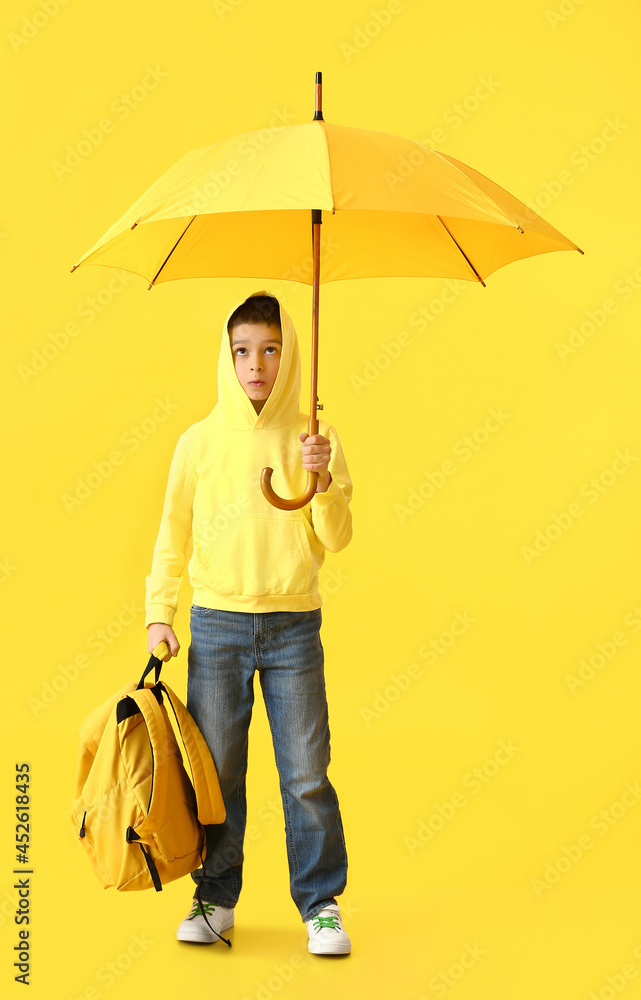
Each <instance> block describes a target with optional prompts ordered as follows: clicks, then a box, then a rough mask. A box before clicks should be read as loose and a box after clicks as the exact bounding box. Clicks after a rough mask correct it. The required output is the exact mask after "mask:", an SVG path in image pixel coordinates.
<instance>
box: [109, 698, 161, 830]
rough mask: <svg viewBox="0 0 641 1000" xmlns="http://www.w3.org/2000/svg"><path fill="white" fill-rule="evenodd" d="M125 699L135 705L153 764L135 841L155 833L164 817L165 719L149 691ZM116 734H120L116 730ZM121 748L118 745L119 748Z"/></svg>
mask: <svg viewBox="0 0 641 1000" xmlns="http://www.w3.org/2000/svg"><path fill="white" fill-rule="evenodd" d="M128 697H129V698H131V699H132V700H133V701H135V702H136V704H137V705H138V708H139V709H140V712H141V715H142V717H143V720H144V722H145V726H146V727H147V734H148V736H149V743H150V746H151V754H152V761H153V771H152V777H151V795H150V798H149V806H148V808H147V815H146V816H145V818H144V820H143V821H142V823H139V824H138V826H137V827H135V828H134V829H135V833H136V834H137V836H138V838H139V839H141V840H145V838H146V837H147V836H148V835H149V834H152V833H156V831H157V829H158V823H159V820H160V817H162V816H163V815H164V810H165V804H166V797H167V780H166V773H167V750H168V748H166V747H165V735H164V734H165V731H166V730H165V726H166V723H165V718H164V716H163V714H162V711H161V709H160V705H159V704H158V702H157V700H156V698H155V696H154V693H153V691H152V690H151V688H148V687H145V688H141V689H140V690H135V691H130V692H129V694H128ZM119 732H120V730H119ZM121 748H122V744H121Z"/></svg>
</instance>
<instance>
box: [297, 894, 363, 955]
mask: <svg viewBox="0 0 641 1000" xmlns="http://www.w3.org/2000/svg"><path fill="white" fill-rule="evenodd" d="M305 923H306V926H307V934H308V937H309V941H308V942H307V950H308V951H311V953H312V955H348V954H349V953H350V951H351V950H352V944H351V941H350V939H349V938H348V936H347V934H346V933H345V928H344V927H343V924H342V923H341V911H340V907H339V906H338V904H337V903H329V904H328V905H327V906H325V907H323V909H322V910H319V911H318V913H315V914H314V916H313V917H312V918H311V920H307V921H306V922H305Z"/></svg>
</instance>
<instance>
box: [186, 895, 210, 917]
mask: <svg viewBox="0 0 641 1000" xmlns="http://www.w3.org/2000/svg"><path fill="white" fill-rule="evenodd" d="M215 909H216V907H215V905H214V903H199V902H198V900H197V899H195V900H194V905H193V908H192V911H191V913H190V914H189V916H188V917H187V919H188V920H193V919H194V917H199V916H203V917H204V916H205V915H207V916H209V917H210V916H211V915H212V913H213V912H214V910H215Z"/></svg>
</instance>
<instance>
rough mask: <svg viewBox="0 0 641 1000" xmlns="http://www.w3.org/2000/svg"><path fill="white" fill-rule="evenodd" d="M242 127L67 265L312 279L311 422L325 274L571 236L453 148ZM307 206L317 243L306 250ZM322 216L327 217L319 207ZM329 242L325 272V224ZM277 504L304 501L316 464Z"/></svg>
mask: <svg viewBox="0 0 641 1000" xmlns="http://www.w3.org/2000/svg"><path fill="white" fill-rule="evenodd" d="M321 88H322V74H321V73H317V74H316V87H315V90H316V111H315V114H314V119H313V121H311V122H309V123H306V124H302V125H284V126H280V127H278V128H270V129H263V130H258V131H255V132H245V133H242V134H240V135H235V136H233V137H231V138H229V139H225V140H223V141H222V142H217V143H215V144H214V145H213V146H203V147H201V148H199V149H194V150H192V151H191V152H189V153H187V154H186V155H185V156H183V157H182V159H180V160H179V161H178V162H177V163H176V164H175V165H174V166H173V167H171V168H170V169H169V170H168V171H167V172H166V173H165V174H163V175H162V177H160V179H159V180H157V181H156V183H155V184H154V185H152V187H151V188H149V190H148V191H147V192H146V193H145V194H144V195H143V196H142V197H141V198H139V199H138V201H137V202H136V203H135V204H134V205H132V207H131V208H130V209H129V210H128V211H127V212H125V214H124V215H123V216H122V217H121V218H120V219H119V220H118V221H117V222H116V223H115V224H114V225H113V226H112V227H111V228H110V229H109V230H108V231H107V232H106V233H105V234H104V236H102V237H101V238H100V239H99V240H98V242H97V243H95V244H94V246H93V247H91V249H90V250H88V251H87V252H86V253H85V254H84V256H83V257H81V259H80V260H79V261H78V263H77V264H75V265H74V267H73V268H72V269H71V270H72V271H74V270H75V269H76V268H77V267H80V266H81V265H84V264H101V265H106V266H108V267H116V268H121V269H123V270H125V271H132V272H134V273H135V274H139V275H141V276H142V277H144V278H146V279H147V280H148V281H149V288H152V287H153V286H154V285H157V284H160V283H161V282H165V281H174V280H177V279H179V278H205V277H236V278H238V277H243V278H267V279H269V278H279V279H281V280H290V281H299V282H304V283H306V284H309V285H312V286H313V307H312V378H311V381H312V384H311V401H310V411H309V412H310V418H309V434H317V433H318V420H317V417H316V411H317V409H320V408H322V406H321V404H319V403H318V396H317V371H318V300H319V285H320V282H321V281H323V282H328V281H340V280H343V279H346V278H363V277H371V278H375V277H383V276H387V277H413V276H415V277H425V276H432V277H449V278H462V279H467V280H470V281H479V282H480V283H481V284H482V285H483V286H485V282H484V281H483V279H484V278H486V277H487V276H488V275H489V274H491V273H492V272H493V271H496V270H497V269H498V268H499V267H503V266H504V265H505V264H509V263H510V262H511V261H514V260H520V259H522V258H524V257H532V256H535V255H536V254H540V253H549V252H550V251H552V250H578V251H579V253H583V251H582V250H580V249H579V247H578V246H577V245H576V244H575V243H572V242H571V241H570V240H568V239H567V238H566V237H565V236H563V234H562V233H560V232H559V231H558V230H557V229H554V227H553V226H551V225H549V223H547V222H545V220H544V219H542V218H541V217H540V216H538V215H537V214H536V213H535V212H532V211H531V210H530V209H529V208H528V207H527V206H526V205H524V204H523V202H521V201H519V200H518V199H517V198H514V197H513V196H512V195H511V194H509V193H508V192H507V191H505V190H504V189H503V188H501V187H499V186H498V184H495V183H494V182H493V181H491V180H489V179H488V178H487V177H484V176H483V174H480V173H478V171H476V170H474V169H473V168H472V167H468V166H467V165H466V164H465V163H461V161H460V160H456V159H454V157H453V156H447V155H446V154H445V153H440V152H437V151H436V150H433V149H431V148H430V147H428V146H424V145H422V144H421V143H420V142H416V141H415V140H413V139H407V138H405V137H403V136H399V135H393V134H391V133H388V132H374V131H371V130H367V129H358V128H348V127H346V126H342V125H332V124H330V123H329V122H326V121H325V120H324V119H323V113H322V100H321ZM310 211H311V223H312V227H311V228H312V233H311V236H312V254H311V259H310V257H309V256H308V253H309V242H308V241H309V237H310V232H309V229H308V226H309V224H310ZM323 211H325V212H326V213H328V214H326V216H325V218H324V219H323V218H322V213H323ZM321 223H322V224H324V225H325V226H326V229H325V233H326V236H327V239H328V240H331V247H332V251H331V253H329V254H328V255H327V257H326V259H325V260H324V261H323V275H322V278H321V274H320V242H321V241H320V226H321ZM272 472H273V470H272V469H269V468H268V469H263V472H262V476H261V488H262V490H263V493H264V495H265V497H266V498H267V499H268V500H269V501H270V503H272V504H273V505H274V506H276V507H279V508H281V509H282V510H295V509H297V508H299V507H303V506H305V504H307V503H309V501H310V500H311V498H312V496H313V494H314V492H315V490H316V480H317V476H318V473H317V472H310V471H308V474H307V487H306V489H305V492H304V493H303V494H302V495H301V496H300V497H297V498H295V499H293V500H288V499H283V498H281V497H278V496H277V495H276V494H275V493H274V491H273V489H272V488H271V485H270V483H271V476H272Z"/></svg>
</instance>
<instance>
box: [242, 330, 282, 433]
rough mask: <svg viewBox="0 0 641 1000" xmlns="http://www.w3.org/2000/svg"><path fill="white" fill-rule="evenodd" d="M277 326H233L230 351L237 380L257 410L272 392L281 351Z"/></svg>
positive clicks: (257, 411)
mask: <svg viewBox="0 0 641 1000" xmlns="http://www.w3.org/2000/svg"><path fill="white" fill-rule="evenodd" d="M282 346H283V345H282V336H281V332H280V330H279V329H278V327H277V326H273V325H272V326H267V324H266V323H239V324H238V325H237V326H234V327H233V328H232V332H231V351H232V355H233V358H234V367H235V369H236V375H237V376H238V381H239V382H240V384H241V385H242V387H243V389H244V390H245V392H246V393H247V395H248V396H249V398H250V399H251V401H252V403H253V405H254V409H255V410H256V413H260V411H261V410H262V408H263V406H264V405H265V401H266V400H267V397H268V396H269V394H270V392H271V391H272V388H273V385H274V382H275V381H276V375H277V373H278V366H279V365H280V354H281V350H282Z"/></svg>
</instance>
